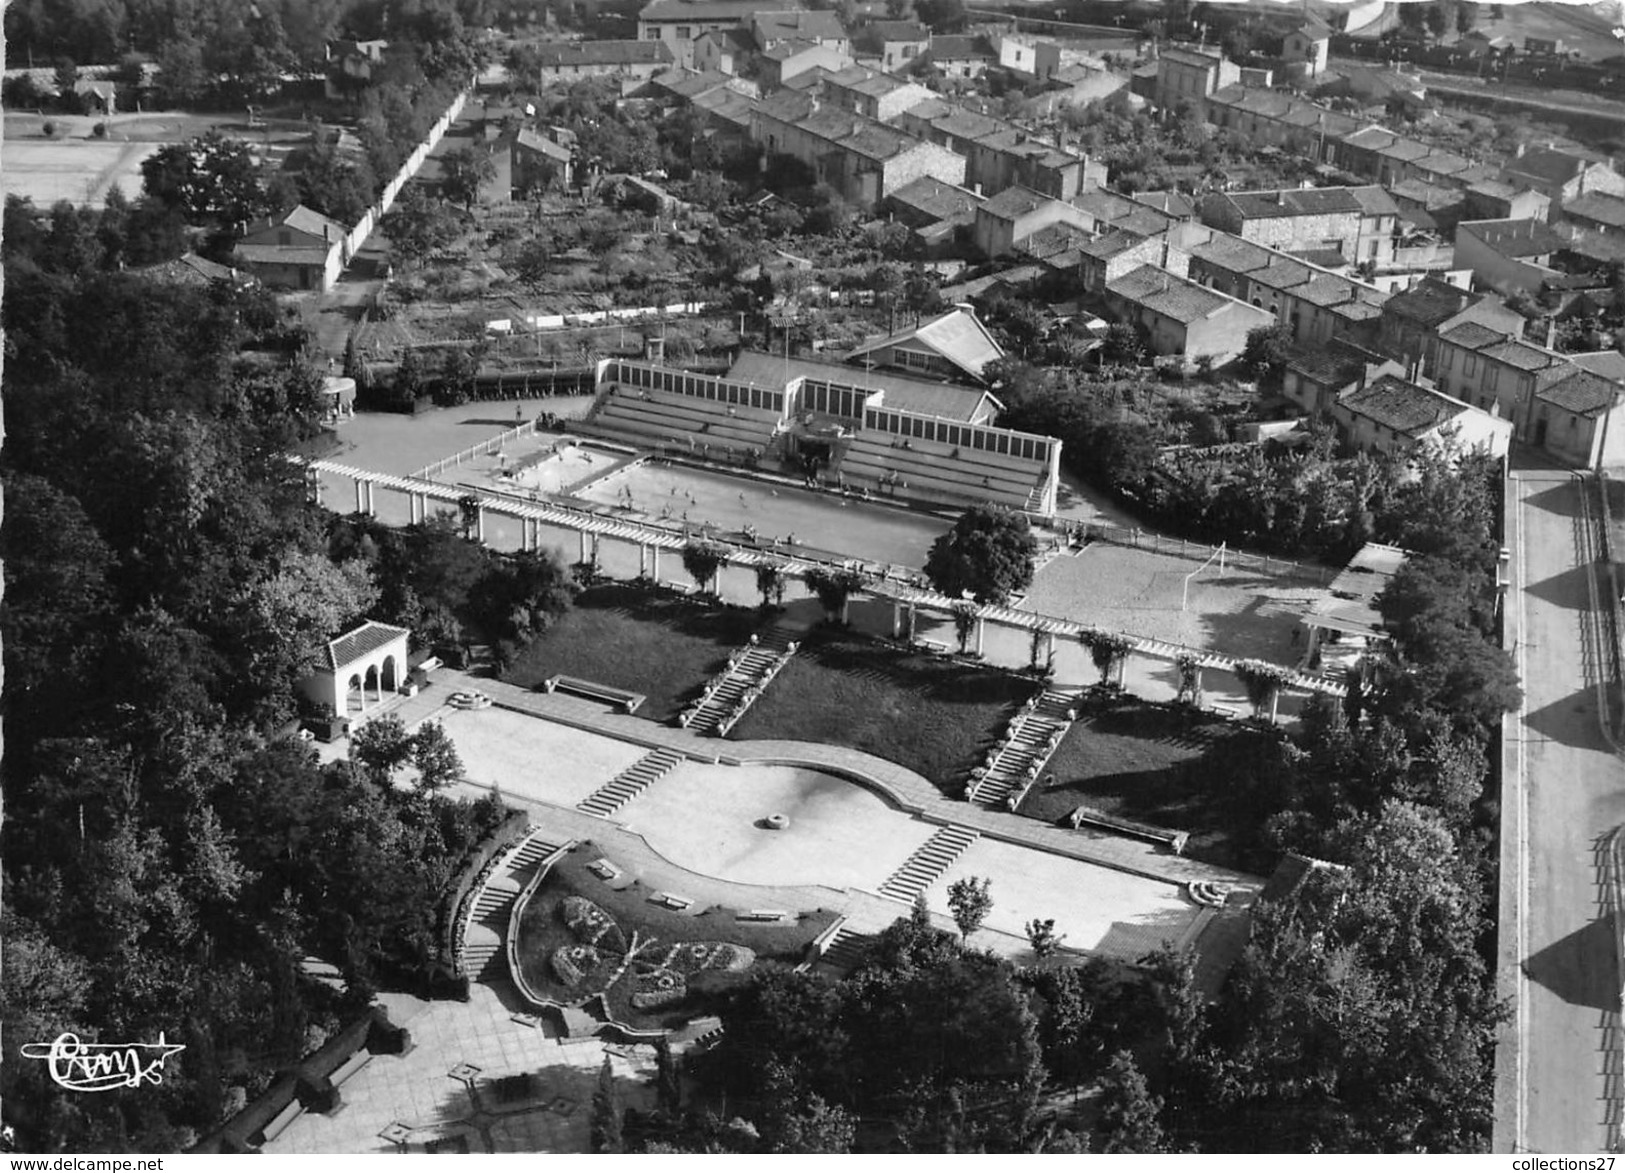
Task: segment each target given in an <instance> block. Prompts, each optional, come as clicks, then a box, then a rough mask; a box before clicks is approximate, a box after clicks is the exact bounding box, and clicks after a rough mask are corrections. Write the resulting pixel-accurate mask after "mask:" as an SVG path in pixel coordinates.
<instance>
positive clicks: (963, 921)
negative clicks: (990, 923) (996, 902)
mask: <svg viewBox="0 0 1625 1173" xmlns="http://www.w3.org/2000/svg"><path fill="white" fill-rule="evenodd" d="M992 885H993V881H992V880H990V879H978V878H977V877H975V876H966V877H965V878H964V879H960V880H955V881H954V882H953V883H952V884H949V885H948V909H949V911H950V912H952V913H953V918H954V924H956V925H958V926H959V935H960V936H961V937H969V936H970V935H971V934H972V933H974V932H975V931H976V930H977V929H979V928H981V927H982V922H983V921H985V920H986V919H987V914H988V913H990V912H992V911H993V897H992V896H990V895H989V894H988V889H989V888H991V887H992Z"/></svg>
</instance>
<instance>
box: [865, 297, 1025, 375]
mask: <svg viewBox="0 0 1625 1173" xmlns="http://www.w3.org/2000/svg"><path fill="white" fill-rule="evenodd" d="M1003 357H1004V348H1003V347H1001V346H1000V345H999V343H998V341H997V340H996V339H995V338H994V337H993V335H992V334H991V333H989V332H988V329H987V327H986V326H984V325H982V322H981V320H980V319H979V318H977V316H976V313H975V311H974V310H972V309H971V308H970V307H969V306H965V305H959V306H955V307H954V308H953V309H951V310H949V311H947V312H946V313H943V314H938V315H937V316H936V317H934V318H932V319H931V320H930V321H928V322H924V323H921V324H920V325H917V326H915V327H913V328H912V329H908V330H900V331H898V332H897V333H895V334H889V335H887V336H886V337H884V338H879V339H876V340H874V341H872V342H865V343H864V344H863V345H862V346H859V347H857V348H856V349H854V350H853V351H852V352H851V353H849V354H847V355H846V356H845V358H844V359H843V361H845V362H848V363H857V364H860V365H863V366H875V367H895V368H897V369H899V370H903V371H911V372H913V373H915V374H923V375H929V376H931V377H932V378H941V379H946V380H957V381H966V380H969V381H971V382H974V383H982V382H985V381H986V380H985V378H984V377H983V372H984V371H985V370H986V368H987V365H988V363H991V362H995V361H997V360H998V359H1001V358H1003Z"/></svg>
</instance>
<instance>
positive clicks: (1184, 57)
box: [1159, 45, 1224, 69]
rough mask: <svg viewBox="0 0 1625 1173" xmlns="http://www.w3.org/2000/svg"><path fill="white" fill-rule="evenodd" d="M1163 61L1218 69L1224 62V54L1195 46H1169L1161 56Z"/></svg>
mask: <svg viewBox="0 0 1625 1173" xmlns="http://www.w3.org/2000/svg"><path fill="white" fill-rule="evenodd" d="M1159 59H1160V60H1163V61H1173V62H1176V63H1178V64H1180V65H1197V66H1201V67H1202V68H1204V69H1217V68H1218V67H1219V64H1220V63H1221V62H1222V61H1223V60H1224V54H1223V53H1221V52H1220V51H1219V50H1217V49H1199V48H1197V47H1196V46H1194V45H1169V46H1167V47H1166V48H1164V49H1163V50H1162V52H1161V54H1160V55H1159Z"/></svg>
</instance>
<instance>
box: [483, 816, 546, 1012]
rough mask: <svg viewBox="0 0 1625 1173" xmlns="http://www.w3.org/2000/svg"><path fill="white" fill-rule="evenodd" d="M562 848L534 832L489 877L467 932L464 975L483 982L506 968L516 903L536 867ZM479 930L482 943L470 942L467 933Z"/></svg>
mask: <svg viewBox="0 0 1625 1173" xmlns="http://www.w3.org/2000/svg"><path fill="white" fill-rule="evenodd" d="M563 846H564V844H562V843H555V842H552V841H551V840H548V839H544V838H543V837H542V835H541V833H540V832H538V831H532V832H531V833H530V834H529V835H528V836H526V838H525V839H524V840H523V841H522V842H521V843H520V844H519V846H518V847H516V848H514V849H513V850H512V851H510V852H509V853H508V855H507V856H506V857H505V858H504V859H503V861H502V863H501V864H500V865H498V866H497V867H496V868H495V869H494V870H493V871H492V872H491V874H490V875H489V876H487V877H486V880H485V884H484V886H483V887H481V889H480V891H479V893H478V894H477V895H476V896H475V897H474V901H473V904H472V905H471V907H470V911H469V917H468V924H467V926H466V928H465V930H464V932H465V939H464V943H463V950H462V965H463V972H464V973H466V974H467V975H468V976H469V977H470V978H471V979H473V980H475V981H481V980H484V979H485V978H486V977H487V976H489V975H490V973H491V972H492V971H495V970H499V969H501V968H502V967H503V966H504V965H505V964H506V960H507V959H506V957H505V956H504V954H503V942H504V941H505V940H506V938H507V935H508V918H509V916H510V915H511V914H512V912H513V904H514V901H515V900H517V899H518V898H519V893H521V892H523V891H524V890H525V885H526V884H528V883H529V882H530V879H531V876H532V875H534V874H535V871H536V866H537V865H538V864H539V863H541V861H542V860H544V859H546V858H547V857H548V856H550V855H552V854H553V853H554V852H555V851H558V850H559V849H560V848H561V847H563ZM476 926H477V927H478V928H480V929H482V930H484V931H483V932H482V933H480V934H479V936H480V937H481V938H483V939H477V940H474V941H469V940H467V939H466V935H467V931H468V930H470V929H473V928H475V927H476ZM492 938H494V940H493V939H492Z"/></svg>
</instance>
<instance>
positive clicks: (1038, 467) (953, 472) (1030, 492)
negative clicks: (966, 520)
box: [839, 432, 1047, 509]
mask: <svg viewBox="0 0 1625 1173" xmlns="http://www.w3.org/2000/svg"><path fill="white" fill-rule="evenodd" d="M894 444H897V445H898V446H897V447H893V445H894ZM908 445H909V446H908V447H907V448H904V447H901V441H900V439H899V437H896V436H893V435H891V434H889V433H884V432H865V433H859V434H858V435H857V436H856V437H854V438H853V439H852V441H851V443H850V445H849V446H848V448H847V450H846V453H845V455H844V456H843V457H842V459H841V463H840V467H839V471H840V474H841V476H842V477H844V478H845V480H846V482H847V484H848V485H852V486H855V487H858V488H865V489H869V490H870V491H871V492H874V491H877V490H878V491H881V492H888V491H890V490H887V489H885V488H884V485H885V482H886V481H888V480H891V479H894V478H895V479H898V480H901V481H905V482H907V485H908V487H907V488H906V489H904V488H901V487H899V488H898V489H897V490H896V492H897V495H898V496H904V497H924V498H929V499H939V498H940V499H947V500H950V501H955V502H971V501H992V502H995V503H997V504H999V505H1005V506H1008V507H1010V508H1012V509H1025V508H1027V507H1028V505H1029V504H1030V503H1031V502H1033V501H1034V500H1035V499H1036V498H1037V497H1039V496H1041V495H1042V494H1041V490H1042V479H1043V478H1044V477H1045V476H1046V475H1047V468H1046V466H1045V464H1044V463H1043V462H1042V461H1038V460H1022V459H1020V458H1018V457H1012V456H1000V455H997V454H995V453H990V452H985V451H981V450H978V449H971V448H961V449H957V451H958V452H959V455H958V456H957V457H956V456H953V455H952V453H953V452H954V451H956V449H954V448H953V447H952V446H950V445H947V444H938V443H936V442H934V441H931V440H918V439H910V440H908Z"/></svg>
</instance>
